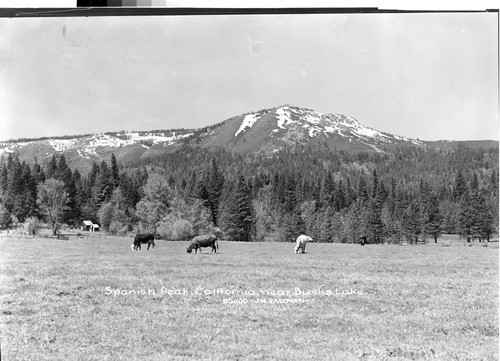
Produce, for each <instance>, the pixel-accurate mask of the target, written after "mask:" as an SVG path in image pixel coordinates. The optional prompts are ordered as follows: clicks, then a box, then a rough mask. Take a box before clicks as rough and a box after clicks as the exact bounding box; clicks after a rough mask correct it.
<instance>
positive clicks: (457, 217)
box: [0, 145, 499, 243]
mask: <svg viewBox="0 0 500 361" xmlns="http://www.w3.org/2000/svg"><path fill="white" fill-rule="evenodd" d="M0 169H1V174H0V197H1V205H0V226H2V227H6V226H9V225H11V224H13V223H14V222H26V221H27V220H30V222H31V223H33V222H34V220H36V219H43V218H45V219H46V220H49V218H50V216H49V215H48V210H47V204H48V201H47V200H46V199H45V200H44V199H42V198H43V197H41V196H42V195H45V194H47V189H46V188H47V182H48V181H49V180H50V181H51V182H50V183H51V184H50V185H49V188H50V187H52V188H54V187H56V185H55V184H56V183H54V181H56V182H59V183H57V184H58V186H60V187H62V193H63V194H64V195H66V197H65V198H64V199H63V200H61V201H60V202H62V203H63V204H61V206H60V209H58V211H57V212H56V214H57V215H58V217H57V219H55V220H54V217H53V218H51V219H52V220H51V221H50V223H51V224H53V226H54V229H56V227H57V224H59V223H67V224H69V225H79V224H80V223H81V221H82V220H84V219H85V220H86V219H88V220H92V221H94V222H96V223H99V224H100V225H101V227H102V228H103V229H105V230H107V231H110V232H112V233H117V232H129V231H131V230H133V229H134V230H139V231H141V232H157V233H160V234H161V235H162V236H163V237H165V238H166V239H170V240H179V239H187V238H189V237H191V236H194V235H196V234H201V233H206V232H211V231H213V230H214V228H215V227H218V228H220V229H221V230H222V231H223V232H224V234H225V237H227V238H228V239H231V240H238V241H292V240H294V239H295V238H296V237H297V236H298V235H299V234H302V233H305V234H308V235H310V236H312V237H313V238H314V239H315V240H316V241H320V242H357V241H358V240H359V237H360V236H366V237H367V238H368V240H369V241H370V242H372V243H380V242H398V241H401V240H408V241H409V242H412V243H413V242H419V241H423V240H428V239H437V237H438V236H439V235H440V234H441V233H452V234H459V235H461V236H463V237H467V236H469V237H475V238H482V239H488V240H489V238H490V237H491V235H492V234H495V233H497V232H498V198H499V197H498V148H497V147H495V148H488V149H470V148H466V147H463V146H459V147H458V148H456V149H454V150H450V149H448V150H436V149H432V148H420V147H409V148H399V149H395V150H386V152H385V153H380V154H379V153H360V154H351V153H348V152H344V151H332V150H329V149H328V148H327V147H319V148H314V149H313V148H307V147H300V146H299V147H297V148H295V149H294V150H293V151H292V150H284V151H282V152H279V153H275V154H274V155H272V156H266V155H264V154H255V155H247V156H242V155H239V154H232V153H229V152H225V151H223V150H214V151H207V150H206V149H201V148H198V147H191V146H187V145H186V146H184V147H183V148H182V149H179V150H178V151H176V152H174V153H171V154H163V155H159V156H156V157H152V158H147V159H142V160H137V161H133V162H129V163H126V164H122V165H118V164H117V162H116V158H115V157H114V155H112V157H111V159H110V160H109V163H108V162H106V161H102V162H101V163H100V164H97V163H94V164H93V167H92V170H91V171H90V173H89V174H88V175H85V176H82V175H81V174H80V173H79V172H78V170H75V171H71V170H70V168H69V167H68V165H67V164H66V161H65V158H64V155H60V156H58V157H56V156H53V157H52V159H51V161H50V162H48V163H47V164H45V165H43V166H42V165H40V164H38V163H37V162H35V164H33V165H31V166H30V165H28V164H26V163H25V162H20V161H19V159H18V158H17V157H16V156H12V155H9V156H8V157H7V158H4V157H2V159H1V160H0ZM56 193H57V192H56ZM59 193H61V192H59ZM52 213H54V212H52Z"/></svg>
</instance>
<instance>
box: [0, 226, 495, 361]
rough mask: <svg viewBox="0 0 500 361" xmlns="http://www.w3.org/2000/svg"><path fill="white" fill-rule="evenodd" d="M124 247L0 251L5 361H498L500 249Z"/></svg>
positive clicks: (58, 245) (40, 244) (29, 245)
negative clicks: (213, 250)
mask: <svg viewBox="0 0 500 361" xmlns="http://www.w3.org/2000/svg"><path fill="white" fill-rule="evenodd" d="M130 243H131V239H130V238H121V237H107V238H96V239H93V238H85V239H75V238H71V239H70V240H55V239H43V238H19V237H15V236H12V235H11V236H10V237H5V236H3V237H0V247H1V248H0V249H1V253H0V274H1V276H0V277H1V278H0V294H1V299H0V304H1V311H0V331H1V335H0V337H1V339H0V340H1V347H2V348H1V351H2V359H3V360H198V359H199V360H498V356H499V354H498V332H499V331H498V321H499V320H498V243H496V244H490V245H489V246H488V247H482V246H479V245H478V244H474V246H472V247H464V246H463V245H461V246H458V244H454V247H443V246H442V245H434V244H429V245H421V246H396V245H386V246H382V245H368V246H365V247H361V246H359V245H342V244H316V243H312V244H308V245H307V249H306V250H307V253H306V254H303V255H301V254H299V255H296V254H294V253H293V247H294V245H293V244H291V243H287V244H284V243H236V242H219V247H220V249H219V253H218V254H216V255H215V254H209V253H208V252H209V251H208V249H204V250H203V253H204V254H202V255H200V254H194V253H193V254H187V253H186V247H187V243H186V242H164V241H156V243H157V246H156V248H155V249H154V250H152V251H151V250H150V251H146V250H145V247H143V251H142V252H133V251H131V249H130ZM318 289H321V292H323V293H321V292H318ZM265 290H267V291H270V294H266V292H265ZM168 291H172V292H174V293H175V292H178V293H180V294H168ZM273 292H274V293H279V294H271V293H273ZM308 292H309V293H308ZM227 293H233V295H231V294H227ZM287 293H288V294H287ZM297 293H300V294H297ZM314 293H316V294H314ZM228 300H230V301H228ZM230 302H241V303H230ZM263 302H265V303H263Z"/></svg>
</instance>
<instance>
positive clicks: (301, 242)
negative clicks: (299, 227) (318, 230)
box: [295, 235, 313, 253]
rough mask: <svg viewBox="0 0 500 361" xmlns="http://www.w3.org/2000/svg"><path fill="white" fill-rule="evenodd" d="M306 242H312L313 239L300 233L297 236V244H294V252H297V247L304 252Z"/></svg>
mask: <svg viewBox="0 0 500 361" xmlns="http://www.w3.org/2000/svg"><path fill="white" fill-rule="evenodd" d="M308 242H313V239H312V238H311V237H309V236H305V235H301V236H299V237H297V245H296V246H295V253H299V249H301V250H302V253H306V244H307V243H308Z"/></svg>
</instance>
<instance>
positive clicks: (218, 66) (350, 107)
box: [0, 13, 499, 140]
mask: <svg viewBox="0 0 500 361" xmlns="http://www.w3.org/2000/svg"><path fill="white" fill-rule="evenodd" d="M0 34H1V36H0V140H6V139H10V138H21V137H30V138H32V137H42V136H60V135H70V134H85V133H98V132H106V131H118V130H152V129H172V128H190V127H202V126H205V125H209V124H213V123H218V122H221V121H223V120H225V119H228V118H230V117H232V116H235V115H239V114H242V113H247V112H251V111H257V110H260V109H265V108H271V107H275V106H279V105H283V104H290V105H296V106H300V107H307V108H311V109H314V110H316V111H319V112H325V113H340V114H345V115H349V116H352V117H354V118H356V119H357V120H358V121H359V122H360V123H361V124H363V125H365V126H369V127H372V128H374V129H377V130H380V131H384V132H389V133H393V134H397V135H402V136H406V137H411V138H420V139H423V140H437V139H450V140H469V139H471V140H472V139H495V140H498V138H499V130H498V14H496V13H438V14H433V13H421V14H402V13H399V14H345V15H336V14H324V15H238V16H168V17H167V16H163V17H162V16H157V17H156V16H155V17H128V16H127V17H82V18H74V17H68V18H64V17H58V18H42V19H40V18H2V19H0Z"/></svg>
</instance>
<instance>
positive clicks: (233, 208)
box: [224, 173, 253, 241]
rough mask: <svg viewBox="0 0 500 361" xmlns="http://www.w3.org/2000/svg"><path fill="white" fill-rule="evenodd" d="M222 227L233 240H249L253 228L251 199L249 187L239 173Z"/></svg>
mask: <svg viewBox="0 0 500 361" xmlns="http://www.w3.org/2000/svg"><path fill="white" fill-rule="evenodd" d="M230 202H231V203H230V204H229V207H228V210H227V211H228V212H227V213H226V218H225V222H224V223H225V224H224V228H225V230H226V233H227V234H228V236H229V238H230V239H232V240H235V241H251V240H252V228H253V214H252V199H251V192H250V188H249V187H248V186H247V184H246V180H245V178H244V177H243V175H242V174H241V173H239V174H238V182H237V184H236V187H235V188H234V190H233V192H232V195H231V198H230Z"/></svg>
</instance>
